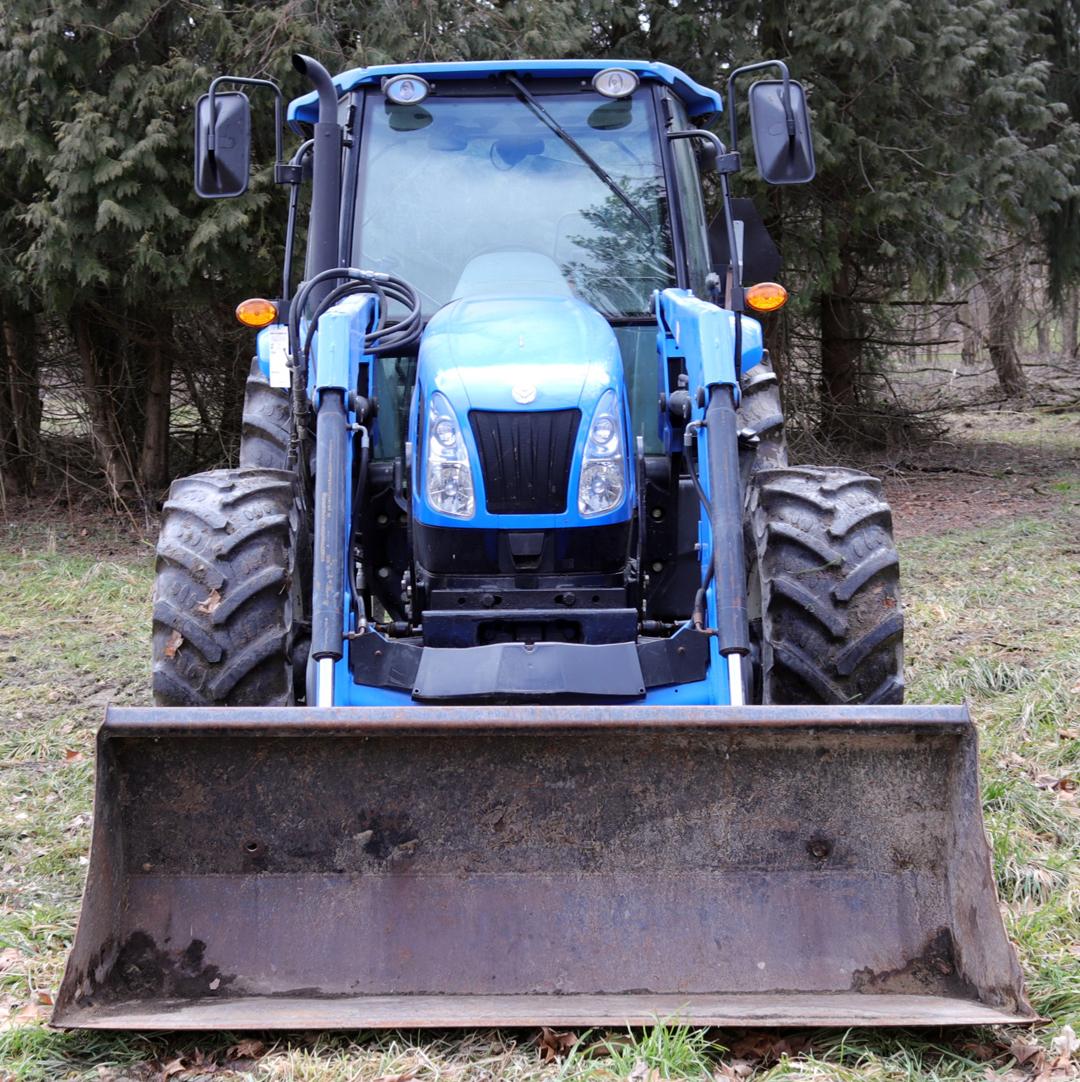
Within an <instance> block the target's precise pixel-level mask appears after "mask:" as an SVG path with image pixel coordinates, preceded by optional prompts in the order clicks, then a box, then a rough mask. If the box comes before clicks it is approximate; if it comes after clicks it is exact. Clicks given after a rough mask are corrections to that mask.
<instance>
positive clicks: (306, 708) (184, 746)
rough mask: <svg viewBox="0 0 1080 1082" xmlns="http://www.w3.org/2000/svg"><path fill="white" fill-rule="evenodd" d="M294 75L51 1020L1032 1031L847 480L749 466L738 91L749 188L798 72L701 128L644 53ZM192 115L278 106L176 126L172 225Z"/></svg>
mask: <svg viewBox="0 0 1080 1082" xmlns="http://www.w3.org/2000/svg"><path fill="white" fill-rule="evenodd" d="M295 64H296V67H297V69H298V70H299V71H300V72H301V73H302V74H304V75H305V76H306V77H307V78H309V79H310V81H311V83H312V85H313V87H314V90H313V92H312V93H311V94H309V95H308V96H306V97H302V98H299V99H297V100H296V101H294V102H292V104H291V105H290V106H289V107H288V114H287V120H288V124H289V125H290V127H291V128H292V129H293V130H295V131H296V132H298V133H299V134H300V136H301V139H302V142H301V145H300V146H299V149H298V150H297V151H296V152H295V154H294V155H293V157H292V158H291V159H290V160H288V161H285V160H284V159H283V158H282V156H281V153H280V147H281V124H280V123H279V124H278V127H277V131H278V148H279V153H278V159H279V160H278V161H277V163H276V165H275V178H276V179H277V180H278V181H279V182H281V183H284V184H286V185H289V186H290V204H289V208H290V209H289V219H288V224H287V231H286V232H287V237H286V259H285V268H284V275H283V281H282V285H281V295H280V296H278V297H277V298H274V299H272V300H269V301H252V302H244V304H242V305H241V306H240V309H239V312H238V314H239V315H240V317H241V319H242V321H245V322H247V323H248V324H249V325H253V326H259V327H261V328H262V329H261V330H260V331H259V334H258V338H257V354H256V357H255V359H254V361H253V363H252V368H251V375H250V378H249V380H248V385H247V396H246V400H245V406H244V417H243V441H242V445H241V449H240V466H239V467H238V468H236V469H225V470H213V471H211V472H208V473H202V474H197V475H195V476H193V477H187V478H183V479H181V480H178V481H176V482H175V483H174V484H173V486H172V489H171V491H170V493H169V497H168V501H167V502H166V504H165V508H164V512H163V518H162V525H161V535H160V540H159V542H158V548H157V579H156V586H155V593H154V611H153V620H154V627H153V681H154V699H155V706H153V707H152V708H136V709H113V708H110V709H109V711H108V713H107V716H106V720H105V723H104V725H103V726H102V728H101V730H100V733H99V736H98V762H97V790H96V796H95V820H94V833H93V842H92V852H91V861H90V869H89V875H88V880H87V887H86V894H85V897H84V900H83V908H82V916H81V919H80V923H79V927H78V932H77V935H76V940H75V944H74V947H73V949H72V952H71V956H70V958H69V961H68V965H67V970H66V973H65V976H64V980H63V985H62V988H61V991H60V994H59V997H58V1000H57V1006H56V1012H55V1017H54V1022H55V1023H56V1024H57V1025H60V1026H66V1027H97V1028H106V1029H215V1028H220V1029H229V1030H240V1029H274V1028H297V1027H319V1028H334V1027H339V1028H350V1029H351V1028H378V1027H398V1026H407V1027H413V1026H434V1027H449V1026H489V1025H508V1026H509V1025H539V1024H546V1025H555V1024H560V1025H561V1024H574V1025H623V1024H641V1023H647V1022H651V1021H654V1020H655V1019H657V1018H678V1019H680V1020H682V1021H685V1022H691V1023H695V1024H708V1025H750V1024H752V1025H794V1024H799V1025H837V1026H841V1025H842V1026H847V1025H853V1024H863V1023H868V1024H875V1025H916V1024H918V1025H941V1024H953V1023H957V1024H960V1023H963V1024H971V1023H996V1022H1011V1021H1022V1020H1030V1019H1031V1018H1032V1017H1033V1013H1032V1011H1031V1008H1030V1006H1029V1005H1028V1003H1027V1000H1026V999H1025V995H1024V990H1023V983H1022V979H1021V975H1020V970H1019V967H1018V964H1017V961H1016V958H1015V955H1014V953H1013V950H1012V947H1011V946H1010V944H1009V942H1008V940H1007V939H1006V936H1005V932H1004V929H1003V926H1002V923H1001V918H1000V916H999V913H998V908H997V900H996V897H995V891H994V883H993V879H992V875H991V868H990V860H989V853H988V849H987V844H986V839H985V836H984V832H983V826H982V819H981V814H980V803H979V789H978V779H977V761H976V746H975V731H974V729H973V726H972V723H971V721H970V719H969V717H968V714H967V711H966V709H965V708H963V707H953V706H903V705H901V702H902V696H903V669H902V632H903V616H902V611H901V605H900V595H899V588H898V560H897V555H896V550H895V548H894V546H893V541H892V536H891V517H890V511H889V507H888V505H887V504H886V502H885V501H884V499H883V497H882V492H881V486H880V485H879V483H878V482H877V481H876V480H874V479H873V478H871V477H868V476H866V475H865V474H862V473H859V472H857V471H854V470H851V469H843V468H822V467H811V466H789V465H788V462H787V452H786V447H785V443H784V438H783V415H782V411H781V404H780V397H779V393H778V385H777V380H776V376H775V374H774V373H773V371H772V369H771V367H770V365H769V360H768V356H767V353H766V351H765V350H764V349H763V342H762V329H761V324H760V323H759V322H758V321H757V319H755V318H753V317H752V315H751V314H750V313H752V312H758V313H760V312H764V311H770V310H774V309H775V308H776V307H778V306H779V305H780V304H782V303H783V300H784V297H785V293H784V291H783V290H782V288H781V287H780V286H778V285H776V284H775V283H774V282H772V281H768V280H765V281H762V279H771V278H774V277H775V276H776V271H777V258H776V253H775V249H773V248H772V246H771V243H770V242H769V241H768V238H767V235H765V233H764V230H763V227H762V225H761V222H760V219H758V218H757V217H756V215H755V214H754V212H753V209H752V207H750V206H748V205H747V202H746V201H745V200H734V199H732V197H731V193H730V190H729V179H730V177H731V176H732V175H733V174H734V173H735V172H736V171H737V170H738V168H739V165H740V159H739V154H738V138H737V134H738V133H737V131H736V127H735V89H736V82H737V79H738V78H739V77H741V76H743V75H745V74H748V73H749V74H753V73H758V74H760V70H761V69H766V68H771V69H773V70H774V71H775V72H777V73H778V77H777V78H770V79H759V80H758V81H756V82H754V83H752V84H751V85H750V87H749V91H748V95H747V96H748V105H749V113H750V117H751V121H752V125H753V141H754V148H755V155H756V159H757V164H758V170H759V172H760V174H761V176H762V177H763V179H765V180H766V181H768V182H770V183H778V184H785V183H802V182H805V181H808V180H810V179H811V178H812V176H813V172H814V161H813V151H812V145H811V141H810V131H809V119H808V114H807V110H806V106H805V100H804V95H803V90H802V87H801V86H800V85H799V84H798V83H797V82H795V81H793V80H791V79H789V77H788V72H787V69H786V68H785V67H784V65H782V64H779V63H768V62H767V63H764V64H758V65H752V66H751V67H750V68H748V69H738V70H736V71H735V72H733V73H732V75H731V77H730V78H729V80H728V86H727V110H728V117H729V122H730V129H729V138H728V142H727V143H726V144H725V143H724V142H722V141H721V139H720V138H719V137H718V136H717V135H716V134H715V133H714V132H712V131H710V130H707V129H705V128H703V127H701V119H700V118H702V117H705V116H707V115H709V114H716V113H719V112H720V111H721V107H722V104H723V101H722V98H721V96H720V95H719V94H717V93H716V92H714V91H712V90H709V89H707V88H705V87H702V86H699V85H698V84H696V83H695V82H693V81H692V80H690V79H689V78H688V77H687V76H685V75H684V74H683V73H681V72H679V71H677V70H675V69H674V68H671V67H668V66H667V65H664V64H657V63H646V62H640V61H627V62H620V63H612V62H608V61H593V60H580V61H572V60H569V61H520V62H513V61H506V62H483V63H449V64H445V63H444V64H426V63H418V64H415V65H409V66H390V67H373V68H366V69H358V70H355V71H349V72H345V73H344V74H342V75H339V76H337V77H336V78H333V79H332V78H331V77H330V75H329V74H328V73H327V72H326V70H325V69H324V68H323V67H322V66H321V65H320V64H318V63H317V62H316V61H314V60H312V59H311V58H308V57H296V58H295ZM230 81H231V83H232V84H237V83H239V84H241V85H252V86H255V87H257V88H267V89H269V90H271V91H272V92H273V93H274V94H275V95H276V96H277V102H278V107H279V113H280V110H281V106H282V101H281V97H280V91H278V89H277V88H276V86H274V85H273V84H269V83H265V82H261V81H259V80H245V79H231V80H230V79H229V78H225V77H223V78H222V79H218V80H215V81H214V83H213V84H212V85H211V88H210V92H209V94H208V95H206V96H204V97H203V98H202V99H200V102H199V105H198V108H197V116H196V170H195V173H196V175H195V180H196V187H197V189H198V190H199V192H200V194H202V195H205V196H208V197H211V198H220V197H226V196H231V195H237V194H240V193H241V192H242V191H243V190H244V189H245V188H246V186H247V182H248V173H249V163H248V157H249V144H250V129H251V124H250V115H249V106H248V99H247V97H246V96H245V94H244V93H242V92H240V91H237V90H235V89H234V90H223V89H221V84H222V83H227V82H230ZM704 180H707V182H708V184H709V185H711V186H713V187H714V188H715V190H716V192H717V195H718V199H719V202H720V204H721V205H722V213H721V214H720V215H719V217H718V220H717V222H716V223H715V226H714V227H713V228H710V226H709V225H708V223H707V221H706V216H705V209H704V208H705V200H704V198H703V181H704ZM307 184H310V189H311V209H310V217H309V221H308V226H307V252H306V261H305V269H304V274H303V279H302V281H301V282H300V283H299V285H297V286H296V288H293V282H292V279H293V275H292V273H291V263H292V252H293V247H294V233H295V230H296V222H297V217H298V210H297V208H298V205H299V193H300V191H301V188H302V187H303V186H304V185H307ZM750 283H753V284H750Z"/></svg>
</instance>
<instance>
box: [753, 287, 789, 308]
mask: <svg viewBox="0 0 1080 1082" xmlns="http://www.w3.org/2000/svg"><path fill="white" fill-rule="evenodd" d="M743 298H744V299H745V301H746V304H747V307H749V308H753V310H754V311H755V312H775V311H777V310H778V309H780V308H783V307H784V305H785V304H787V290H786V289H785V288H784V287H783V286H782V285H780V283H779V282H758V284H757V285H756V286H750V288H749V289H748V290H747V291H746V292H745V293H744V294H743Z"/></svg>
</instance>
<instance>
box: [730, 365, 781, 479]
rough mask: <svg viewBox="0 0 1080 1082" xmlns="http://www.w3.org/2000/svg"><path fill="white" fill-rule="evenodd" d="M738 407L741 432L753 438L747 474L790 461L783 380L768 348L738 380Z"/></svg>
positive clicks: (749, 475)
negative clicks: (779, 376)
mask: <svg viewBox="0 0 1080 1082" xmlns="http://www.w3.org/2000/svg"><path fill="white" fill-rule="evenodd" d="M739 390H740V392H741V393H740V398H739V408H738V411H737V413H736V423H737V424H738V426H739V432H740V434H746V435H747V436H751V437H753V438H754V440H755V441H756V442H754V443H753V444H752V449H750V450H749V455H750V461H749V468H748V469H747V470H745V472H744V477H752V476H753V475H754V474H756V473H757V472H758V471H759V470H768V469H777V468H779V467H782V466H786V465H787V464H788V450H787V437H786V436H785V435H784V409H783V405H782V404H781V402H780V380H779V379H778V378H777V375H776V372H775V371H774V369H773V366H772V361H770V360H769V355H768V353H767V352H766V353H765V355H764V356H763V357H762V359H761V360H760V361H759V362H758V363H757V364H755V365H754V367H753V368H749V369H747V370H746V371H745V372H744V373H743V375H742V378H741V379H740V380H739Z"/></svg>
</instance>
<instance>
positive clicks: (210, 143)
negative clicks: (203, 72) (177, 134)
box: [206, 75, 284, 165]
mask: <svg viewBox="0 0 1080 1082" xmlns="http://www.w3.org/2000/svg"><path fill="white" fill-rule="evenodd" d="M219 83H241V84H243V85H244V86H266V87H269V88H270V89H271V90H272V91H273V92H274V164H275V165H281V164H282V142H281V117H282V112H283V110H284V99H283V98H282V96H281V87H280V86H278V85H277V83H275V82H274V81H273V80H271V79H246V78H243V77H242V76H239V75H219V76H218V77H217V78H216V79H214V80H213V81H212V82H211V83H210V95H209V96H210V131H209V132H208V133H207V137H206V153H207V154H209V155H210V157H211V158H212V157H213V156H214V152H215V150H216V149H217V148H216V142H217V97H216V95H217V88H218V84H219Z"/></svg>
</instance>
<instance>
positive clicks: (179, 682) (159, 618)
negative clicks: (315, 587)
mask: <svg viewBox="0 0 1080 1082" xmlns="http://www.w3.org/2000/svg"><path fill="white" fill-rule="evenodd" d="M295 495H296V489H295V483H294V478H293V475H292V474H291V473H287V472H285V471H283V470H271V469H237V470H212V471H210V472H209V473H200V474H196V475H195V476H193V477H185V478H181V479H180V480H178V481H174V482H173V485H172V488H171V489H170V490H169V498H168V500H167V501H166V503H165V507H164V509H163V512H162V519H161V533H160V536H159V538H158V545H157V565H156V578H155V582H154V630H153V685H154V701H155V703H157V704H158V705H159V706H215V705H228V706H288V705H291V704H292V703H293V702H294V701H295V672H294V661H295V660H296V655H297V653H298V649H299V648H300V647H301V645H302V642H303V640H302V638H301V635H300V629H301V628H303V627H304V624H303V619H302V617H303V601H302V596H301V594H300V589H299V586H300V582H301V581H302V570H301V568H302V565H303V561H302V560H298V550H300V549H301V545H300V544H299V541H300V540H301V539H302V536H303V535H302V534H301V532H300V531H301V522H300V514H299V509H298V506H297V502H296V498H295ZM301 555H302V553H301ZM298 564H299V567H298Z"/></svg>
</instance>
